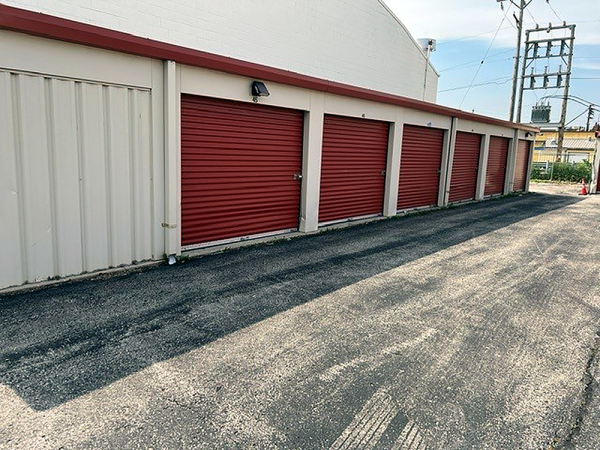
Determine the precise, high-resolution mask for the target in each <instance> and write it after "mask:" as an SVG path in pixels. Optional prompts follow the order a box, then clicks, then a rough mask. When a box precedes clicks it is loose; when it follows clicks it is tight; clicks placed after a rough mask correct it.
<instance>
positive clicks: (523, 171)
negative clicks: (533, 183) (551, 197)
mask: <svg viewBox="0 0 600 450" xmlns="http://www.w3.org/2000/svg"><path fill="white" fill-rule="evenodd" d="M530 145H531V144H530V142H529V141H519V147H518V148H517V159H516V162H515V176H514V179H513V182H514V183H513V189H514V190H515V191H524V190H525V182H526V181H527V167H528V166H529V149H530Z"/></svg>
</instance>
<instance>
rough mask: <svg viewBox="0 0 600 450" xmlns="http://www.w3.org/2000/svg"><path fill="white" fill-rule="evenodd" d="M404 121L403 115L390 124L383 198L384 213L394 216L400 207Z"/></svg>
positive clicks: (386, 215) (387, 215)
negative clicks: (399, 191) (399, 188)
mask: <svg viewBox="0 0 600 450" xmlns="http://www.w3.org/2000/svg"><path fill="white" fill-rule="evenodd" d="M403 131H404V123H403V120H402V117H396V121H395V122H393V123H391V124H390V136H389V139H388V153H387V164H386V169H385V195H384V198H383V215H384V216H385V217H393V216H395V215H396V212H397V209H398V184H399V182H400V157H401V155H402V133H403Z"/></svg>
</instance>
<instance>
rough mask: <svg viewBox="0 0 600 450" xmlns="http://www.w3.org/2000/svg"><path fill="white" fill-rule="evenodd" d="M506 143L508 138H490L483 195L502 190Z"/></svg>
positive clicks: (494, 193) (506, 151)
mask: <svg viewBox="0 0 600 450" xmlns="http://www.w3.org/2000/svg"><path fill="white" fill-rule="evenodd" d="M508 145H509V140H508V138H503V137H498V136H492V137H491V138H490V153H489V156H488V162H487V172H486V176H485V193H484V195H496V194H502V192H503V191H504V179H505V177H506V159H507V157H508Z"/></svg>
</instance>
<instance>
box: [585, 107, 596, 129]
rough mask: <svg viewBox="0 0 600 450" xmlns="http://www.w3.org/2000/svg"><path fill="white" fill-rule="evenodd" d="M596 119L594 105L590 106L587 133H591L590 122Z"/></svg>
mask: <svg viewBox="0 0 600 450" xmlns="http://www.w3.org/2000/svg"><path fill="white" fill-rule="evenodd" d="M593 119H594V105H590V106H589V108H588V116H587V124H586V126H585V131H590V122H591V121H592V120H593Z"/></svg>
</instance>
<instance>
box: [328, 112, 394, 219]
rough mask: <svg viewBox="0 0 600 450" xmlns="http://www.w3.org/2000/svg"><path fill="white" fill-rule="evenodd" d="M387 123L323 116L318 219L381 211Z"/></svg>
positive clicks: (362, 214)
mask: <svg viewBox="0 0 600 450" xmlns="http://www.w3.org/2000/svg"><path fill="white" fill-rule="evenodd" d="M388 134H389V124H388V123H387V122H379V121H375V120H365V119H355V118H351V117H341V116H330V115H326V116H325V122H324V126H323V150H322V158H321V193H320V196H319V222H321V223H323V222H328V221H332V220H340V219H348V218H352V217H360V216H367V215H371V214H380V213H381V211H382V209H383V195H384V189H385V166H386V160H387V148H388Z"/></svg>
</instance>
